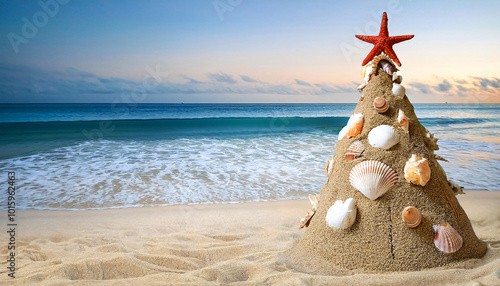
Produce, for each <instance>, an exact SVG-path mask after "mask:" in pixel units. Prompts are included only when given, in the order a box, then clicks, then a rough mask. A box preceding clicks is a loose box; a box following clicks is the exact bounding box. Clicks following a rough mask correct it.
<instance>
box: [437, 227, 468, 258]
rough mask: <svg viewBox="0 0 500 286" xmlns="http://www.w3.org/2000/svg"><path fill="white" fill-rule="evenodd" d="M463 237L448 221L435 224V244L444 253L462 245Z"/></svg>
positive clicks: (451, 251)
mask: <svg viewBox="0 0 500 286" xmlns="http://www.w3.org/2000/svg"><path fill="white" fill-rule="evenodd" d="M462 243H463V240H462V237H461V236H460V234H458V232H457V231H456V230H455V229H454V228H453V227H452V226H451V225H449V224H448V223H447V222H442V223H440V224H435V225H434V245H435V246H436V247H437V249H439V250H441V251H442V252H444V253H453V252H456V251H458V250H459V249H460V248H461V247H462Z"/></svg>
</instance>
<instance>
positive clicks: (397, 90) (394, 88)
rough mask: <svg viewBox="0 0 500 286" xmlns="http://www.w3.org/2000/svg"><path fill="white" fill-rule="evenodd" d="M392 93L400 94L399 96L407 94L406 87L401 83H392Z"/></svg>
mask: <svg viewBox="0 0 500 286" xmlns="http://www.w3.org/2000/svg"><path fill="white" fill-rule="evenodd" d="M392 93H393V94H394V95H398V96H401V97H403V96H405V94H406V89H405V88H404V86H402V85H400V84H399V83H393V84H392Z"/></svg>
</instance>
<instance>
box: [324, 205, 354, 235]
mask: <svg viewBox="0 0 500 286" xmlns="http://www.w3.org/2000/svg"><path fill="white" fill-rule="evenodd" d="M356 214H357V207H356V201H355V200H354V199H353V198H348V199H347V200H345V202H342V201H341V200H338V201H336V202H335V203H334V204H333V206H331V207H330V208H329V209H328V212H327V213H326V217H325V221H326V225H328V226H329V227H334V228H338V229H346V228H349V227H351V225H352V224H353V223H354V222H355V221H356Z"/></svg>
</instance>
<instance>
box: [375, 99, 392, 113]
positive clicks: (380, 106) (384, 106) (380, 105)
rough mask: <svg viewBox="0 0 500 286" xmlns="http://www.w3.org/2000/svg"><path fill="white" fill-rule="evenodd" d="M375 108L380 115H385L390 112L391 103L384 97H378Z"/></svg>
mask: <svg viewBox="0 0 500 286" xmlns="http://www.w3.org/2000/svg"><path fill="white" fill-rule="evenodd" d="M373 108H375V110H376V111H377V112H378V113H384V112H386V111H387V110H389V102H387V100H385V99H384V98H382V97H377V98H375V100H374V101H373Z"/></svg>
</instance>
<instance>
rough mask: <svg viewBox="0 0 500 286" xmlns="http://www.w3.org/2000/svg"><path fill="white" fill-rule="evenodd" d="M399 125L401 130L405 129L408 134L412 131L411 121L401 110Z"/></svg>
mask: <svg viewBox="0 0 500 286" xmlns="http://www.w3.org/2000/svg"><path fill="white" fill-rule="evenodd" d="M398 125H399V126H401V128H403V129H404V130H405V131H406V132H408V131H409V130H410V119H409V118H408V117H407V116H406V115H405V113H404V112H403V110H401V109H400V110H399V112H398Z"/></svg>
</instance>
